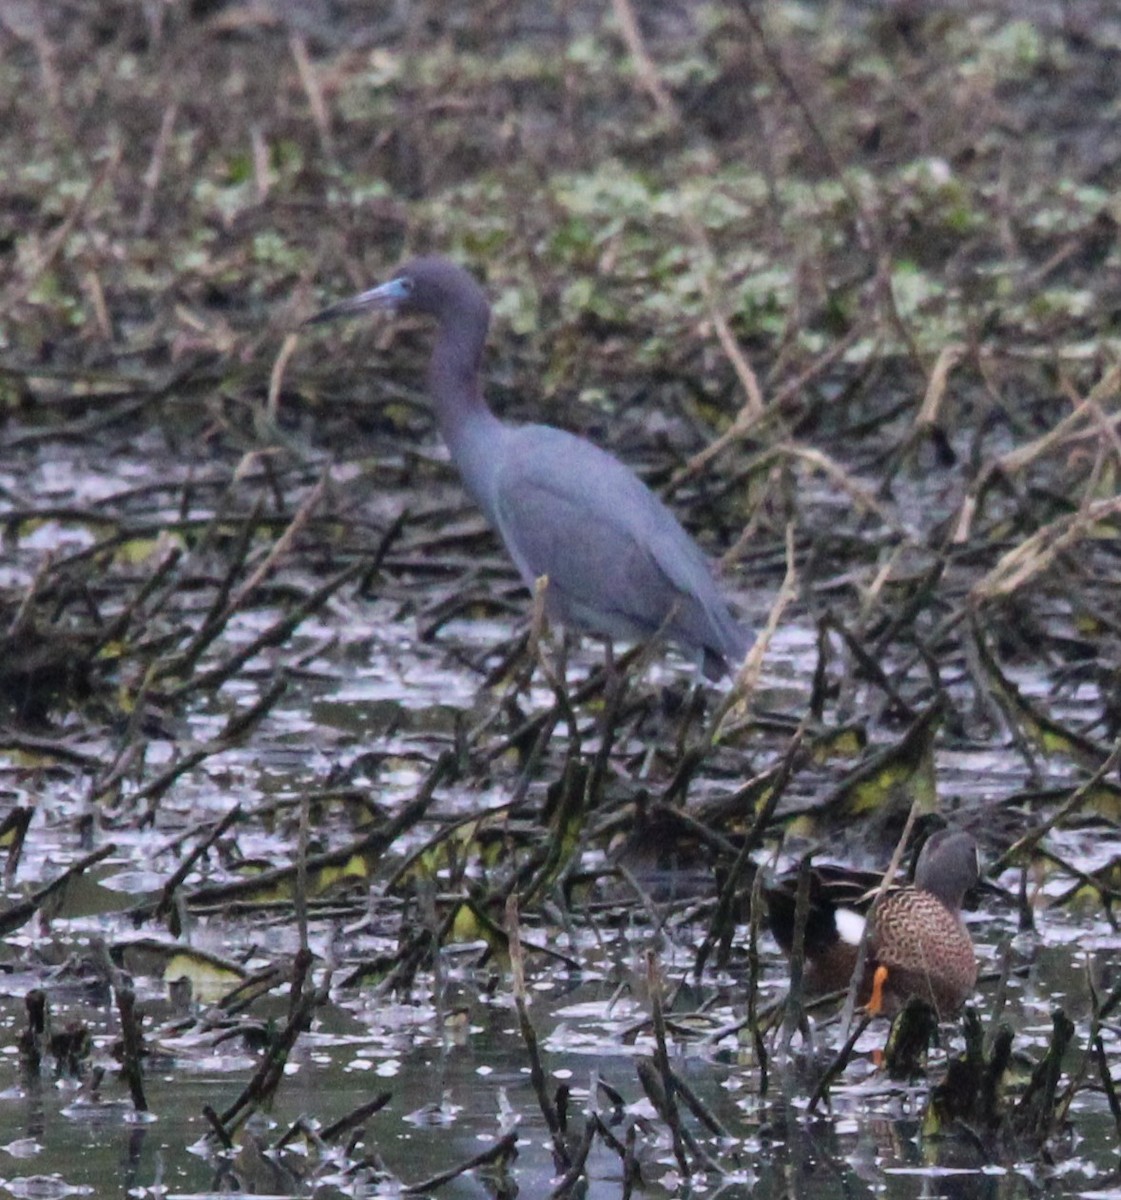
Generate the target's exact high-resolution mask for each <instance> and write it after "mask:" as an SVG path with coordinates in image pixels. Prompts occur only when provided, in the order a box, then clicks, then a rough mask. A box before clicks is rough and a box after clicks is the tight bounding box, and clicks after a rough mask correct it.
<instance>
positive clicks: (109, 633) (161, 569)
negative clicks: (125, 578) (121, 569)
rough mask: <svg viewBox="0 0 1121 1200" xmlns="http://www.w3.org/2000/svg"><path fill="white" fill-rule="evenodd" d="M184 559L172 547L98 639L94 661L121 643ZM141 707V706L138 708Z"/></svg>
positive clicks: (180, 550) (181, 554) (174, 547)
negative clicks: (144, 608) (113, 645)
mask: <svg viewBox="0 0 1121 1200" xmlns="http://www.w3.org/2000/svg"><path fill="white" fill-rule="evenodd" d="M182 557H183V551H182V549H181V548H180V547H179V546H172V547H171V549H170V550H168V552H167V553H166V554H165V555H164V556H163V558H162V559H160V561H159V563H158V564H157V565H156V569H155V570H154V571H153V572H152V574H151V575H149V576H148V578H147V579H145V580H144V582H143V583H142V584H141V585H140V587H139V588H138V589H137V591H136V595H135V596H133V598H132V599H131V600H130V601H129V602H128V603H127V604H126V605H125V607H124V608H123V609H122V610H121V612H120V613H118V615H117V616H116V617H114V618H113V620H112V621H110V622H109V625H108V626H107V628H106V629H105V631H104V633H102V635H101V636H100V637H99V638H98V640H97V642H96V643H95V644H94V648H93V650H92V651H91V653H90V660H91V661H92V660H93V658H94V657H95V655H97V654H98V653H99V652H100V651H101V650H103V649H104V648H105V647H106V646H108V645H109V643H110V642H116V641H119V640H120V639H121V638H122V637H124V635H125V631H126V630H127V629H128V627H129V625H131V624H132V619H133V617H134V616H135V615H136V611H137V609H139V607H140V606H141V605H142V604H144V603H145V602H146V601H147V600H148V598H149V597H150V596H151V595H152V593H153V592H154V591H155V590H156V588H158V587H159V586H160V584H161V583H163V581H164V580H165V579H166V578H167V577H168V576H169V575H170V574H171V572H172V571H174V570H175V568H176V567H177V566H178V565H179V562H180V560H181V559H182ZM137 707H139V706H137Z"/></svg>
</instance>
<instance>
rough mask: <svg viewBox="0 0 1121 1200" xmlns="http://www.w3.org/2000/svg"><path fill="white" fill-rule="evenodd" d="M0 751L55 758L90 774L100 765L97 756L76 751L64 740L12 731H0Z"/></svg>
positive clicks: (83, 751)
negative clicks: (14, 751) (20, 751)
mask: <svg viewBox="0 0 1121 1200" xmlns="http://www.w3.org/2000/svg"><path fill="white" fill-rule="evenodd" d="M0 750H22V751H24V752H25V753H27V754H35V755H38V756H40V757H43V758H57V759H58V760H59V761H60V762H66V763H70V764H71V765H72V766H75V767H81V768H82V770H84V771H89V772H90V773H91V774H92V773H93V772H95V771H96V770H97V769H98V767H99V766H100V765H101V758H100V756H99V755H96V754H90V753H88V752H87V751H85V750H78V749H76V748H75V747H74V746H71V745H69V744H68V743H67V740H66V739H65V738H45V737H36V736H35V735H34V734H31V733H17V732H16V731H15V730H14V729H0Z"/></svg>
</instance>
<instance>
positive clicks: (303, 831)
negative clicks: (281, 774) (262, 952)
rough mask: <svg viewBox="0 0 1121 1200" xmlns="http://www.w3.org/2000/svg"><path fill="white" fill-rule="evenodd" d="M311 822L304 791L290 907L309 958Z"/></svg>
mask: <svg viewBox="0 0 1121 1200" xmlns="http://www.w3.org/2000/svg"><path fill="white" fill-rule="evenodd" d="M310 821H311V800H310V798H309V796H308V793H307V792H306V791H305V792H304V794H303V795H302V796H301V797H300V833H299V838H298V841H297V845H296V886H295V887H294V888H293V890H292V905H293V907H294V908H295V910H296V929H297V930H298V931H299V936H300V951H301V953H303V954H307V955H309V956H310V954H311V951H310V950H309V949H308V928H307V925H308V922H307V847H308V825H309V823H310Z"/></svg>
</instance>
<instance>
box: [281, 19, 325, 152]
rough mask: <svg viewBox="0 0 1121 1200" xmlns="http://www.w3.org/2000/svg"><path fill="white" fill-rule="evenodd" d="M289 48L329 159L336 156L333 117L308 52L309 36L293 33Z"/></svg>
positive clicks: (321, 146)
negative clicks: (332, 133)
mask: <svg viewBox="0 0 1121 1200" xmlns="http://www.w3.org/2000/svg"><path fill="white" fill-rule="evenodd" d="M288 49H289V51H290V52H291V54H292V59H293V61H294V62H295V64H296V71H297V73H298V74H299V76H300V84H301V85H302V86H303V89H304V95H305V96H307V102H308V108H309V109H311V119H312V122H313V123H314V125H315V132H316V133H317V134H318V135H319V147H320V149H321V150H322V151H323V154H324V156H325V157H326V158H328V159H333V158H334V157H335V144H334V139H333V138H332V137H331V117H330V113H329V112H328V109H327V104H326V102H325V101H324V99H323V89H322V88H321V87H320V86H319V80H318V79H317V78H316V74H315V68H314V67H313V66H312V62H311V56H310V55H309V54H308V49H307V38H305V37H304V35H303V34H302V33H293V34H291V35H290V36H289V38H288Z"/></svg>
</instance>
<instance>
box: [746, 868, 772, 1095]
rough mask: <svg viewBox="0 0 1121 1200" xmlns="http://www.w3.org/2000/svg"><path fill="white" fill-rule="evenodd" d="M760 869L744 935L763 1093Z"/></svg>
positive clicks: (762, 1092)
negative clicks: (760, 1024)
mask: <svg viewBox="0 0 1121 1200" xmlns="http://www.w3.org/2000/svg"><path fill="white" fill-rule="evenodd" d="M762 901H763V872H762V871H757V872H756V873H755V880H754V882H753V883H752V886H751V919H750V922H749V924H748V936H747V1029H748V1032H749V1033H750V1034H751V1042H752V1045H753V1046H754V1047H755V1061H756V1063H757V1064H758V1066H759V1095H760V1096H761V1097H762V1096H766V1094H767V1084H768V1080H769V1070H768V1065H767V1044H766V1042H765V1041H764V1038H763V1033H762V1030H761V1029H760V1028H759V973H760V960H759V928H760V926H761V924H762V908H763V904H762Z"/></svg>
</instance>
